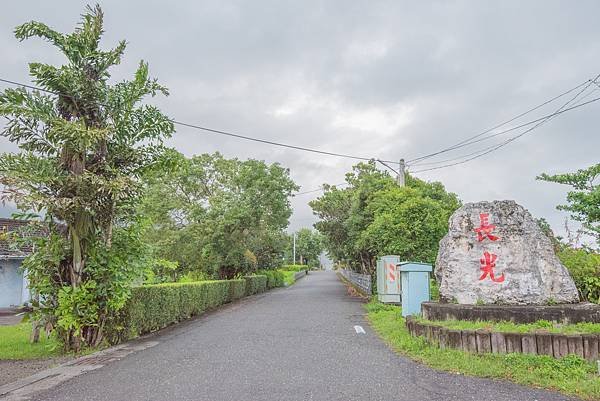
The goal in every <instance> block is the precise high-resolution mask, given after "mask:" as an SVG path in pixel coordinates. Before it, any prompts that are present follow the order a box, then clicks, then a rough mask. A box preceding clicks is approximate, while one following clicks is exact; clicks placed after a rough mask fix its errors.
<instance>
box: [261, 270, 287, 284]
mask: <svg viewBox="0 0 600 401" xmlns="http://www.w3.org/2000/svg"><path fill="white" fill-rule="evenodd" d="M257 274H259V275H261V276H267V288H268V289H271V288H277V287H283V286H284V284H285V275H284V273H283V272H282V271H281V270H259V271H258V272H257Z"/></svg>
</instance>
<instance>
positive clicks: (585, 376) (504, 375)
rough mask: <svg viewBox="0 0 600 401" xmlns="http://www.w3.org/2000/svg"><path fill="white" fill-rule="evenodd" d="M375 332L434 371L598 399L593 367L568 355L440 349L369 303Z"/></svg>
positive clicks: (392, 311) (391, 311) (385, 308)
mask: <svg viewBox="0 0 600 401" xmlns="http://www.w3.org/2000/svg"><path fill="white" fill-rule="evenodd" d="M366 308H367V311H368V318H369V321H370V322H371V325H372V326H373V328H374V329H375V331H376V332H377V333H378V334H379V335H380V336H381V337H382V338H383V339H384V340H385V341H386V342H387V343H388V344H389V345H390V346H391V347H392V348H393V349H394V350H395V351H397V352H399V353H402V354H403V355H407V356H408V357H410V358H412V359H414V360H417V361H419V362H423V363H425V364H427V365H429V366H431V367H432V368H434V369H437V370H446V371H450V372H454V373H461V374H467V375H473V376H480V377H487V378H498V379H506V380H511V381H514V382H517V383H520V384H526V385H532V386H535V387H542V388H547V389H552V390H558V391H561V392H563V393H566V394H571V395H576V396H578V397H581V398H583V399H586V400H597V399H599V398H600V377H598V376H597V375H596V366H594V365H592V364H590V363H588V362H586V361H585V360H583V359H581V358H579V357H577V356H574V355H569V356H567V357H565V358H562V359H560V360H559V359H554V358H552V357H549V356H541V355H525V354H504V355H503V354H491V353H490V354H469V353H466V352H463V351H460V350H455V349H440V348H438V347H437V346H432V345H429V344H428V343H427V342H426V340H424V339H423V338H419V337H412V336H411V335H410V334H409V333H408V331H407V330H406V327H405V323H404V319H403V318H401V317H399V316H400V308H398V307H394V306H389V305H382V304H379V303H377V302H372V303H370V304H368V305H367V306H366Z"/></svg>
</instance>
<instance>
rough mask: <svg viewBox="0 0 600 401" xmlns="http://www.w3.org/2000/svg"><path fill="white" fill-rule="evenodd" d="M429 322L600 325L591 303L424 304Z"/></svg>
mask: <svg viewBox="0 0 600 401" xmlns="http://www.w3.org/2000/svg"><path fill="white" fill-rule="evenodd" d="M421 311H422V312H423V317H424V318H425V319H427V320H470V321H477V320H486V321H493V322H498V321H510V322H514V323H533V322H537V321H538V320H547V321H549V322H557V323H562V324H575V323H582V322H587V323H600V305H597V304H591V303H578V304H563V305H543V306H540V305H464V304H448V303H439V302H423V303H422V304H421Z"/></svg>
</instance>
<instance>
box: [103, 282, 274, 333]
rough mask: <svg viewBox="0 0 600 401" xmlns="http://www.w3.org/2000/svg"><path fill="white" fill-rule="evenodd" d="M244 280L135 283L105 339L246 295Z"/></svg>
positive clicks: (146, 329) (145, 329)
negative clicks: (138, 284) (137, 284)
mask: <svg viewBox="0 0 600 401" xmlns="http://www.w3.org/2000/svg"><path fill="white" fill-rule="evenodd" d="M265 279H266V277H265ZM246 283H247V280H219V281H198V282H192V283H165V284H155V285H144V286H141V287H135V288H133V289H132V290H131V297H130V298H129V300H128V301H127V303H126V305H125V307H124V308H123V309H122V310H121V311H120V312H119V315H118V316H117V317H115V319H116V321H115V322H113V324H111V325H109V326H110V327H111V330H110V331H109V332H107V333H106V335H107V339H108V341H109V342H111V343H118V342H121V341H124V340H127V339H130V338H134V337H137V336H139V335H142V334H145V333H149V332H152V331H155V330H158V329H161V328H163V327H166V326H168V325H170V324H172V323H176V322H179V321H182V320H185V319H188V318H190V317H192V316H195V315H199V314H201V313H203V312H204V311H206V310H208V309H212V308H216V307H218V306H220V305H223V304H225V303H227V302H231V301H233V300H236V299H239V298H242V297H244V296H245V295H246Z"/></svg>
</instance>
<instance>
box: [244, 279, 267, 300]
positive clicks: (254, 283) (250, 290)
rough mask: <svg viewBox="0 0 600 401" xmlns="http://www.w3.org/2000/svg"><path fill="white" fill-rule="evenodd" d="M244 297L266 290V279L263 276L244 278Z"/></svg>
mask: <svg viewBox="0 0 600 401" xmlns="http://www.w3.org/2000/svg"><path fill="white" fill-rule="evenodd" d="M244 279H245V280H246V295H254V294H258V293H260V292H265V291H266V290H267V281H268V278H267V276H265V275H253V276H244Z"/></svg>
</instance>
